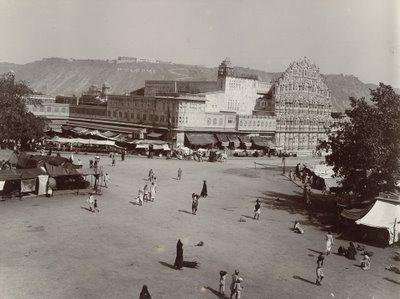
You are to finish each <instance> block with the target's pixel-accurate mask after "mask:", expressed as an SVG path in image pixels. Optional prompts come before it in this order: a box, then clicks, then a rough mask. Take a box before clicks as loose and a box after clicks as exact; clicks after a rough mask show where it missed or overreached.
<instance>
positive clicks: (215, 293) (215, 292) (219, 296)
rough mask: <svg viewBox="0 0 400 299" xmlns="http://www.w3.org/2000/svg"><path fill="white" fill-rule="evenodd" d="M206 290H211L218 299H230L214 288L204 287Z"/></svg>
mask: <svg viewBox="0 0 400 299" xmlns="http://www.w3.org/2000/svg"><path fill="white" fill-rule="evenodd" d="M204 288H205V289H207V290H209V291H210V292H211V293H213V294H214V295H215V296H217V297H218V298H228V297H226V296H225V295H222V294H220V293H219V292H218V291H217V290H215V289H213V288H212V287H204Z"/></svg>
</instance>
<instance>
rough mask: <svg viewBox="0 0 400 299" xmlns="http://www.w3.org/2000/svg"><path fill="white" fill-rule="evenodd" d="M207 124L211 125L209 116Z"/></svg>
mask: <svg viewBox="0 0 400 299" xmlns="http://www.w3.org/2000/svg"><path fill="white" fill-rule="evenodd" d="M207 125H208V126H210V125H211V118H207Z"/></svg>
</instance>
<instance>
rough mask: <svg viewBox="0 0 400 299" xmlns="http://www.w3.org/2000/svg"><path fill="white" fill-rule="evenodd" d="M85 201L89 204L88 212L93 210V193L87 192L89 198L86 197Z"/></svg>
mask: <svg viewBox="0 0 400 299" xmlns="http://www.w3.org/2000/svg"><path fill="white" fill-rule="evenodd" d="M87 203H88V205H89V211H90V212H94V210H93V205H94V196H93V193H90V194H89V198H88V199H87Z"/></svg>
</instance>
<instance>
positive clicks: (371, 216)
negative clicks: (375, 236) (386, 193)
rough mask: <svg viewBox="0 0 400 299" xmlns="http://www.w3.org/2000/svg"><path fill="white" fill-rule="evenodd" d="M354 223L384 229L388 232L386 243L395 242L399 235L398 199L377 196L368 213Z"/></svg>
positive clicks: (399, 205) (399, 209) (399, 203)
mask: <svg viewBox="0 0 400 299" xmlns="http://www.w3.org/2000/svg"><path fill="white" fill-rule="evenodd" d="M356 223H357V224H361V225H365V226H369V227H375V228H382V229H385V230H387V231H388V233H389V240H388V243H389V244H393V243H394V242H397V241H398V240H399V236H400V227H399V223H400V200H399V199H397V200H393V199H387V198H382V197H378V198H377V200H376V202H375V204H374V205H373V206H372V208H371V209H370V210H369V211H368V213H367V214H366V215H365V216H363V217H362V218H360V219H358V220H357V221H356Z"/></svg>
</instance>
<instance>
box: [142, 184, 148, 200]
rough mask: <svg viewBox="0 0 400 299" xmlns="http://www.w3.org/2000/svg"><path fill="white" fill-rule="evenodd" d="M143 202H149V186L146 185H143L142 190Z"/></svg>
mask: <svg viewBox="0 0 400 299" xmlns="http://www.w3.org/2000/svg"><path fill="white" fill-rule="evenodd" d="M143 200H144V201H149V186H147V184H146V185H144V188H143Z"/></svg>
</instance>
